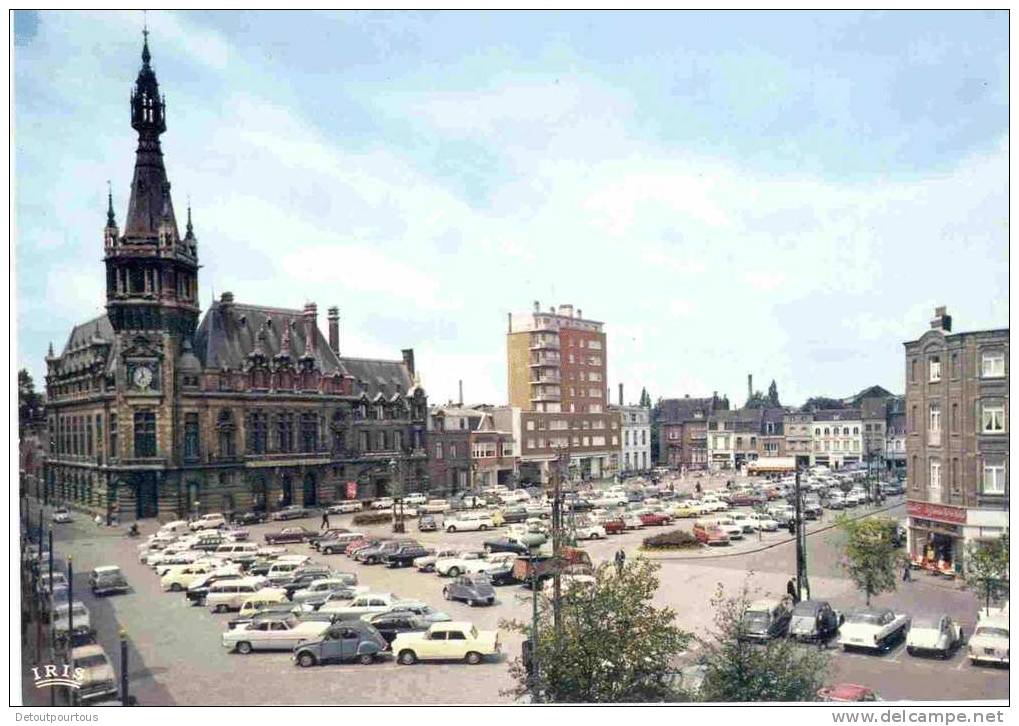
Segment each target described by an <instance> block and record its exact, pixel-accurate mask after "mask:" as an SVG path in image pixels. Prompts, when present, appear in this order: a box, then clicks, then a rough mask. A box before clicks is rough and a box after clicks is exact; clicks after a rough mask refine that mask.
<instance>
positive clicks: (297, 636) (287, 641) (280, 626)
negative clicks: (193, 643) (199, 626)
mask: <svg viewBox="0 0 1019 726" xmlns="http://www.w3.org/2000/svg"><path fill="white" fill-rule="evenodd" d="M329 627H330V625H329V623H322V622H316V621H310V620H299V619H298V618H297V617H296V616H294V615H292V614H281V615H277V616H275V617H266V618H259V619H257V620H252V621H251V622H250V623H248V624H247V625H239V626H237V627H236V628H234V629H232V630H227V631H226V632H225V633H223V638H222V641H223V647H224V648H226V649H227V650H229V651H236V652H237V653H240V654H241V655H246V654H248V653H251V652H252V651H255V650H293V649H294V648H296V647H297V646H298V645H300V644H302V643H303V642H305V641H307V640H314V639H316V638H318V637H320V636H321V635H322V633H323V632H325V630H326V629H327V628H329Z"/></svg>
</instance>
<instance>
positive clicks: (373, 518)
mask: <svg viewBox="0 0 1019 726" xmlns="http://www.w3.org/2000/svg"><path fill="white" fill-rule="evenodd" d="M392 521H393V514H392V512H362V513H361V514H355V515H354V524H388V523H389V522H392Z"/></svg>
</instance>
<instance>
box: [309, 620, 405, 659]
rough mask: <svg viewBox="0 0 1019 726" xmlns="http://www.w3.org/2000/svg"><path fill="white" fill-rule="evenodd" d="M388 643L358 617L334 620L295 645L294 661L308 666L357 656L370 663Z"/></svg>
mask: <svg viewBox="0 0 1019 726" xmlns="http://www.w3.org/2000/svg"><path fill="white" fill-rule="evenodd" d="M388 647H389V643H388V642H387V641H386V640H385V638H383V637H382V635H381V634H380V633H379V631H378V630H377V629H376V628H375V627H373V626H372V625H370V624H368V623H365V622H361V621H359V620H351V621H346V620H345V621H342V622H337V623H333V624H332V625H329V627H328V628H327V629H326V630H325V631H324V632H322V633H321V635H319V637H317V638H314V639H311V640H306V641H305V642H303V643H301V644H300V645H299V646H298V647H296V648H295V649H294V656H293V658H294V662H295V663H296V664H297V665H299V666H301V667H302V668H310V667H311V666H314V665H321V664H323V663H330V662H344V661H351V660H356V661H357V662H358V663H361V664H362V665H371V664H372V663H374V662H375V659H376V658H377V657H378V655H379V654H380V653H382V652H383V651H384V650H386V648H388Z"/></svg>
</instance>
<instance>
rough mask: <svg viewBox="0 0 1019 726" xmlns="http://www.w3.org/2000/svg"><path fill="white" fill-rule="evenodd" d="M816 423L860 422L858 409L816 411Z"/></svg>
mask: <svg viewBox="0 0 1019 726" xmlns="http://www.w3.org/2000/svg"><path fill="white" fill-rule="evenodd" d="M814 420H815V421H859V420H860V409H858V408H828V409H822V410H819V411H814Z"/></svg>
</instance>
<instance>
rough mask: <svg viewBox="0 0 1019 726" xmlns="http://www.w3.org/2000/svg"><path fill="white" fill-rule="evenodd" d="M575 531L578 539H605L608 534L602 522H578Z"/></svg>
mask: <svg viewBox="0 0 1019 726" xmlns="http://www.w3.org/2000/svg"><path fill="white" fill-rule="evenodd" d="M575 531H576V534H577V539H605V538H606V537H607V536H608V533H607V532H606V531H605V527H603V526H602V525H600V524H578V525H577V527H576V530H575Z"/></svg>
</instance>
